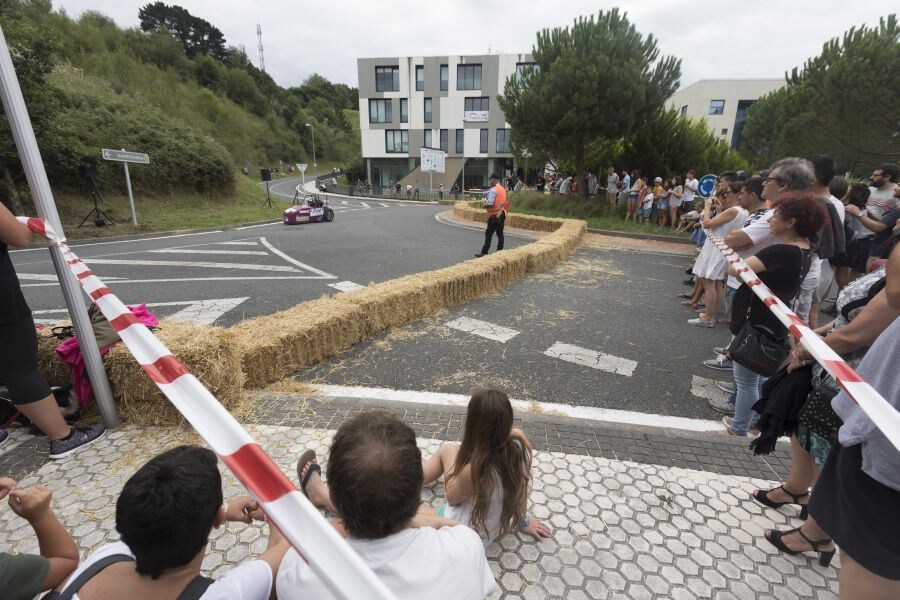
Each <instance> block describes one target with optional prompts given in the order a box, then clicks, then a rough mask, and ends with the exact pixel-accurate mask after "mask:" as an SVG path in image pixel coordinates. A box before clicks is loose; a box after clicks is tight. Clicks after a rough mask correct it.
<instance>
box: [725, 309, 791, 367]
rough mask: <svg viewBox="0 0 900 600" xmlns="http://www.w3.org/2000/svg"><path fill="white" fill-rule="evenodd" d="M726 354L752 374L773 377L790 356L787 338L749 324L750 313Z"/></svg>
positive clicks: (759, 326)
mask: <svg viewBox="0 0 900 600" xmlns="http://www.w3.org/2000/svg"><path fill="white" fill-rule="evenodd" d="M726 354H727V355H728V356H729V357H730V358H731V360H733V361H734V362H736V363H738V364H739V365H741V366H744V367H747V368H748V369H750V370H751V371H753V372H754V373H758V374H760V375H764V376H766V377H770V376H771V375H774V374H775V373H776V372H777V371H778V369H779V368H780V367H781V365H782V364H783V363H784V361H785V360H786V359H787V357H788V354H790V349H789V347H788V343H787V336H782V337H780V338H779V337H777V336H776V335H775V334H774V333H773V332H772V330H771V329H769V328H768V327H763V326H761V325H754V324H753V323H751V322H750V311H749V310H748V311H747V320H746V321H744V326H743V327H741V330H740V331H739V332H738V333H737V335H736V336H734V339H733V340H731V344H729V345H728V350H727V351H726Z"/></svg>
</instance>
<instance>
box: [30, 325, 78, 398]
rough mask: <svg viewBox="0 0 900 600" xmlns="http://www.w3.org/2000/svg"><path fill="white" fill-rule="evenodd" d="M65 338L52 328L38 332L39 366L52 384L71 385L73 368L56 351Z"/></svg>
mask: <svg viewBox="0 0 900 600" xmlns="http://www.w3.org/2000/svg"><path fill="white" fill-rule="evenodd" d="M63 341H64V340H61V339H59V338H58V337H55V336H54V335H53V334H51V333H50V328H49V327H48V328H45V329H43V330H39V331H38V332H37V344H38V366H39V367H40V369H41V373H42V374H43V375H44V378H45V379H46V380H47V382H48V383H50V385H71V384H72V369H71V368H69V365H67V364H66V363H64V362H63V360H62V359H61V358H60V357H59V355H58V354H57V353H56V347H57V346H59V345H60V344H61V343H62V342H63Z"/></svg>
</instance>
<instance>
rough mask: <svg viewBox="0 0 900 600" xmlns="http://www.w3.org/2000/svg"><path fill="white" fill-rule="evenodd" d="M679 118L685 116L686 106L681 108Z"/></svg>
mask: <svg viewBox="0 0 900 600" xmlns="http://www.w3.org/2000/svg"><path fill="white" fill-rule="evenodd" d="M681 116H682V117H684V116H687V104H685V105H684V106H682V107H681Z"/></svg>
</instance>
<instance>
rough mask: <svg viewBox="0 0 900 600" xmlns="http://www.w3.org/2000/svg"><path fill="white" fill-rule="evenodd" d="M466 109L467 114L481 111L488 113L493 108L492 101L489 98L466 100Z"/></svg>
mask: <svg viewBox="0 0 900 600" xmlns="http://www.w3.org/2000/svg"><path fill="white" fill-rule="evenodd" d="M463 104H464V107H463V110H465V111H466V112H469V111H473V110H479V111H488V110H490V106H491V99H490V98H488V97H487V96H485V97H482V98H466V99H465V100H464V101H463Z"/></svg>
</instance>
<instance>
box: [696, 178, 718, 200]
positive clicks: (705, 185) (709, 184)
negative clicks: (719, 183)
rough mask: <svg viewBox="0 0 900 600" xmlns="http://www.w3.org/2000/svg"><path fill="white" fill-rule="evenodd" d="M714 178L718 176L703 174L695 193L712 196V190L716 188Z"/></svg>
mask: <svg viewBox="0 0 900 600" xmlns="http://www.w3.org/2000/svg"><path fill="white" fill-rule="evenodd" d="M716 179H718V177H716V176H715V175H704V176H703V177H701V178H700V185H699V186H698V187H697V193H698V194H700V195H701V196H703V197H704V198H709V197H710V196H712V193H713V190H715V189H716Z"/></svg>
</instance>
